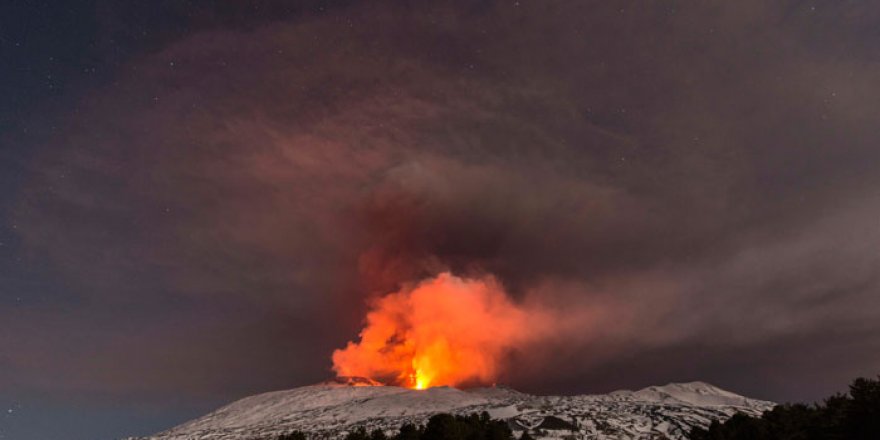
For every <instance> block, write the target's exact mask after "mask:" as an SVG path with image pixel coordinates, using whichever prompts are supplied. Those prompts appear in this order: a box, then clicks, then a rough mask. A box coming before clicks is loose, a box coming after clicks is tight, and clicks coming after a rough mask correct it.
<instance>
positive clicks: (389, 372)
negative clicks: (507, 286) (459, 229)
mask: <svg viewBox="0 0 880 440" xmlns="http://www.w3.org/2000/svg"><path fill="white" fill-rule="evenodd" d="M541 321H543V318H542V317H541V314H540V313H536V312H529V311H527V310H526V309H525V308H524V307H522V306H519V305H517V304H515V303H513V302H512V301H511V300H510V299H509V297H508V296H507V294H506V293H505V292H504V289H503V288H502V286H501V284H500V283H499V282H498V281H497V280H496V279H495V278H494V277H491V276H484V277H480V278H459V277H457V276H454V275H452V274H450V273H441V274H439V275H437V276H436V277H434V278H431V279H427V280H424V281H422V282H421V283H419V284H417V285H415V286H413V287H409V288H403V289H401V290H400V291H398V292H394V293H390V294H388V295H386V296H384V297H382V298H379V299H378V300H377V301H375V303H374V304H373V305H372V307H371V310H370V312H369V313H368V314H367V317H366V326H365V327H364V329H363V330H362V331H361V333H360V341H359V342H349V343H348V345H347V346H346V347H345V348H344V349H340V350H336V351H334V353H333V370H334V371H336V374H337V375H339V376H360V377H367V378H371V379H376V380H380V381H383V382H388V383H394V384H396V385H400V386H405V387H408V388H413V389H425V388H428V387H432V386H441V385H450V386H455V385H460V384H466V383H480V384H488V383H492V382H493V381H494V380H495V378H496V377H497V375H498V374H499V372H500V369H501V361H502V358H503V356H504V355H505V354H506V353H508V352H510V350H512V349H514V348H516V347H518V346H521V345H522V344H524V343H526V342H528V341H529V340H530V339H532V338H533V337H534V335H535V332H534V330H532V329H534V328H536V327H539V326H540V322H541Z"/></svg>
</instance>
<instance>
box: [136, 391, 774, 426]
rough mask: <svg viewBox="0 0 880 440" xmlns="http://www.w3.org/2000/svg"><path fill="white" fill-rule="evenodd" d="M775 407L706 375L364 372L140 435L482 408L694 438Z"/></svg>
mask: <svg viewBox="0 0 880 440" xmlns="http://www.w3.org/2000/svg"><path fill="white" fill-rule="evenodd" d="M773 406H774V403H772V402H767V401H763V400H757V399H750V398H747V397H744V396H741V395H739V394H736V393H733V392H730V391H727V390H723V389H721V388H718V387H716V386H714V385H711V384H708V383H705V382H685V383H669V384H666V385H662V386H651V387H646V388H642V389H640V390H636V391H630V390H618V391H614V392H611V393H608V394H583V395H575V396H536V395H531V394H527V393H522V392H519V391H517V390H514V389H512V388H508V387H503V386H501V387H483V388H472V389H467V390H460V389H457V388H452V387H433V388H429V389H427V390H418V391H417V390H412V389H408V388H402V387H396V386H387V385H381V384H379V383H378V382H375V381H372V380H370V379H364V378H338V379H335V380H331V381H325V382H321V383H318V384H314V385H307V386H303V387H299V388H294V389H290V390H282V391H272V392H267V393H262V394H257V395H253V396H249V397H245V398H243V399H240V400H237V401H235V402H232V403H230V404H228V405H225V406H223V407H221V408H219V409H217V410H216V411H213V412H211V413H209V414H206V415H205V416H202V417H199V418H196V419H194V420H191V421H189V422H186V423H183V424H181V425H179V426H177V427H174V428H171V429H169V430H167V431H164V432H160V433H158V434H155V435H153V436H149V437H142V438H140V439H137V440H207V439H211V440H243V439H248V440H251V439H266V440H273V439H274V438H275V437H276V436H278V435H280V434H283V433H287V432H290V431H293V430H300V431H303V432H305V433H307V434H308V435H310V436H311V437H314V438H319V439H327V440H331V439H337V438H341V437H343V436H344V435H345V434H346V433H348V432H349V431H351V430H352V429H354V428H356V427H364V428H366V429H369V430H372V429H382V430H385V431H391V430H395V429H397V428H399V427H400V426H401V425H402V424H404V423H414V424H422V423H424V422H425V421H426V420H427V419H428V418H429V417H430V416H431V415H433V414H437V413H452V414H467V413H474V412H483V411H486V412H487V413H489V415H490V416H492V417H493V418H497V419H503V420H506V421H507V422H508V424H509V425H510V426H511V428H512V429H513V430H514V431H522V430H529V431H530V432H531V433H532V435H533V437H536V438H547V439H552V438H560V439H561V438H571V439H577V438H583V439H596V440H606V439H608V440H610V439H656V438H661V439H662V438H666V439H676V440H677V439H684V438H686V434H687V432H689V431H690V428H691V427H693V426H701V427H702V426H707V425H708V424H709V423H711V422H712V421H714V420H718V421H723V420H726V419H727V418H729V417H730V416H732V415H733V414H735V413H737V412H743V413H746V414H750V415H758V414H760V413H761V412H763V411H765V410H767V409H770V408H772V407H773ZM551 416H552V417H555V418H558V419H564V420H567V421H571V426H575V427H576V430H568V431H559V430H552V429H551V430H547V429H541V428H539V427H540V426H541V423H542V422H543V421H544V420H545V419H547V418H548V417H551ZM572 436H573V437H572Z"/></svg>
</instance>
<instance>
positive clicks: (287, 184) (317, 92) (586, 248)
mask: <svg viewBox="0 0 880 440" xmlns="http://www.w3.org/2000/svg"><path fill="white" fill-rule="evenodd" d="M701 3H702V2H683V3H682V2H661V3H653V4H652V5H651V6H645V5H643V4H640V3H636V2H633V3H626V4H624V3H613V4H612V3H608V2H574V1H564V0H560V1H549V2H541V3H540V4H538V3H536V2H527V1H519V2H513V1H509V2H508V1H486V2H464V1H461V2H459V1H453V0H450V1H442V2H436V3H435V4H432V6H425V5H422V4H421V3H420V2H363V3H359V2H351V1H336V2H332V1H317V0H313V1H301V2H296V1H279V0H271V1H263V2H245V1H239V0H234V1H233V0H231V1H220V2H211V4H210V5H206V4H203V3H201V2H179V1H159V2H134V1H124V2H118V1H97V0H96V1H90V2H89V1H69V2H60V1H59V2H32V1H14V2H5V3H4V4H3V5H2V6H0V96H3V99H2V100H0V439H2V440H36V439H46V438H64V439H72V440H78V439H83V440H84V439H99V440H100V439H112V438H119V437H124V436H127V435H145V434H149V433H152V432H155V431H158V430H162V429H165V428H168V427H171V426H173V425H174V424H176V423H179V422H181V421H184V420H187V419H189V418H192V417H194V416H197V415H200V414H202V413H204V412H206V411H208V410H210V409H212V408H215V407H217V406H219V405H222V404H224V403H226V402H228V401H230V400H233V399H236V398H239V397H243V396H246V395H249V394H253V393H257V392H261V391H269V390H274V389H280V388H289V387H294V386H299V385H304V384H309V383H312V382H316V381H319V380H323V379H325V378H326V377H327V376H329V375H330V374H331V372H330V353H332V351H333V350H334V349H335V348H339V347H342V346H344V344H345V343H346V341H349V340H351V339H353V338H354V337H356V335H357V332H358V331H359V329H360V327H361V321H362V319H363V316H364V315H363V314H364V311H365V308H366V304H367V300H368V298H370V297H371V296H375V295H377V294H382V293H387V292H389V291H392V290H394V289H395V288H396V287H397V286H398V285H399V284H400V283H404V282H409V281H414V280H418V279H420V278H422V277H425V276H428V275H431V274H434V273H436V272H438V271H440V270H452V271H453V272H455V273H458V274H463V275H468V274H477V273H486V272H488V273H491V274H493V275H495V276H497V277H498V279H499V280H500V281H501V282H502V283H503V284H504V286H505V287H506V288H507V290H508V291H509V292H511V294H512V296H513V297H514V299H515V300H528V301H537V303H539V304H542V305H543V306H546V307H549V308H556V309H560V310H575V311H583V312H584V316H591V318H590V319H589V320H584V322H581V323H578V325H575V326H573V327H572V328H571V329H570V330H569V331H568V332H566V333H561V334H556V335H553V336H552V337H548V338H547V339H546V340H543V341H542V343H541V344H540V346H537V347H534V348H533V349H532V350H530V351H528V352H527V353H522V352H519V353H512V354H511V356H510V359H509V360H508V361H507V364H506V365H504V366H503V368H501V370H502V371H503V373H502V375H501V377H499V382H505V383H509V384H511V385H513V386H514V387H516V388H518V389H522V390H524V391H530V392H541V393H567V394H570V393H581V392H605V391H610V390H613V389H616V388H624V387H627V388H636V387H641V386H646V385H651V384H659V383H666V382H670V381H686V380H704V381H707V382H711V383H714V384H716V385H719V386H721V387H724V388H728V389H731V390H733V391H736V392H739V393H742V394H746V395H749V396H752V397H758V398H766V399H773V400H780V401H783V400H796V401H808V400H813V399H818V398H821V397H823V396H825V395H827V394H830V393H832V392H834V391H838V390H842V389H843V387H844V386H845V385H846V383H848V382H849V381H850V379H852V378H853V377H855V376H858V375H873V374H876V373H877V372H878V371H880V357H878V356H880V354H878V353H880V337H878V335H880V327H878V325H880V324H878V323H880V300H878V298H880V295H878V293H880V280H878V278H877V276H876V273H878V269H880V254H878V253H877V251H876V249H878V248H880V230H878V228H877V225H876V218H878V215H880V174H878V173H876V170H877V169H878V166H880V150H878V149H877V148H876V146H877V145H878V143H880V126H878V124H877V123H876V121H877V120H878V118H880V107H878V106H877V104H876V103H877V102H880V85H878V83H877V81H876V78H878V77H880V52H878V49H877V48H880V32H878V31H877V29H880V8H878V7H876V6H874V5H869V4H864V3H861V2H831V1H806V2H803V1H797V2H795V1H792V2H777V4H774V5H766V4H764V3H765V2H759V1H754V2H752V1H743V2H736V3H731V4H727V5H705V4H701ZM511 365H515V366H516V368H510V367H511Z"/></svg>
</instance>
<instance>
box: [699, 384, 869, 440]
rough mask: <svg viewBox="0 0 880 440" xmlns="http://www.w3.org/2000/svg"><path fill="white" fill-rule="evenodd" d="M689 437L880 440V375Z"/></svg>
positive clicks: (731, 420)
mask: <svg viewBox="0 0 880 440" xmlns="http://www.w3.org/2000/svg"><path fill="white" fill-rule="evenodd" d="M690 438H691V440H880V377H878V379H877V380H873V379H865V378H859V379H856V380H854V381H853V382H852V384H851V385H850V386H849V392H848V393H845V394H840V393H838V394H835V395H833V396H831V397H829V398H827V399H825V400H824V401H822V402H820V403H816V404H813V405H804V404H800V403H795V404H783V405H777V406H776V407H774V408H773V409H771V410H769V411H765V412H764V414H762V415H761V416H760V417H749V416H747V415H745V414H736V415H734V416H733V417H731V418H729V419H727V420H726V421H725V422H724V423H718V422H717V421H716V422H712V424H711V425H710V426H709V427H708V428H707V429H702V428H694V429H693V430H692V431H691V434H690Z"/></svg>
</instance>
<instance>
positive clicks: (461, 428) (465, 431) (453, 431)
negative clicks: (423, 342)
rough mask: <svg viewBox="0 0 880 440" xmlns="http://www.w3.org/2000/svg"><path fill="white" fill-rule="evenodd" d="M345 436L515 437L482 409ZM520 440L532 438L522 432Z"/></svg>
mask: <svg viewBox="0 0 880 440" xmlns="http://www.w3.org/2000/svg"><path fill="white" fill-rule="evenodd" d="M277 440H307V437H306V435H305V434H304V433H302V432H300V431H294V432H291V433H288V434H283V435H281V436H279V437H277ZM345 440H514V436H513V431H511V430H510V427H509V426H507V422H505V421H503V420H494V419H492V418H491V417H489V414H488V413H486V412H485V411H484V412H482V413H480V414H470V415H466V416H462V415H451V414H437V415H434V416H432V417H431V418H430V419H428V423H427V424H425V425H413V424H411V423H407V424H404V425H403V426H401V427H400V429H398V430H397V431H396V432H394V433H393V434H391V435H387V434H386V433H385V431H383V430H381V429H375V430H373V431H371V432H367V430H366V429H364V428H363V427H360V428H356V429H354V430H353V431H351V432H349V433H348V435H346V436H345ZM520 440H533V439H532V438H531V436H529V435H528V433H525V434H523V435H522V436H521V437H520Z"/></svg>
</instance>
